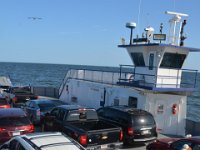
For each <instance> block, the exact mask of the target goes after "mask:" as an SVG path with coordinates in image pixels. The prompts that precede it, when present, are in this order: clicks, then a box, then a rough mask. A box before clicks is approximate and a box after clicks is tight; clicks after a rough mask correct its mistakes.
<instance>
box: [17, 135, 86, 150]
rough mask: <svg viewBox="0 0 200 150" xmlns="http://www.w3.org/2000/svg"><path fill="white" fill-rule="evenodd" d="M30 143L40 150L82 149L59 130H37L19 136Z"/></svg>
mask: <svg viewBox="0 0 200 150" xmlns="http://www.w3.org/2000/svg"><path fill="white" fill-rule="evenodd" d="M19 138H22V139H23V140H25V141H26V142H28V143H29V144H30V145H32V146H35V147H37V148H40V149H42V150H53V149H54V150H55V148H57V149H59V150H64V149H66V148H67V149H70V150H77V149H83V147H82V146H80V144H78V143H77V142H75V141H74V140H73V139H71V138H69V137H66V136H64V135H63V134H62V133H60V132H38V133H31V134H25V135H21V136H19Z"/></svg>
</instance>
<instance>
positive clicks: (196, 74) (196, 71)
mask: <svg viewBox="0 0 200 150" xmlns="http://www.w3.org/2000/svg"><path fill="white" fill-rule="evenodd" d="M196 82H197V70H196V73H195V80H194V88H195V87H196Z"/></svg>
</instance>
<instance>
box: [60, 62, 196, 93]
mask: <svg viewBox="0 0 200 150" xmlns="http://www.w3.org/2000/svg"><path fill="white" fill-rule="evenodd" d="M146 67H149V66H144V67H135V66H133V65H120V67H119V68H116V69H115V70H97V69H72V68H70V69H69V70H68V71H67V73H66V75H65V78H64V79H63V82H62V84H61V85H60V88H59V96H60V95H61V93H62V92H63V90H64V87H65V86H66V84H67V81H68V79H79V80H85V81H92V82H99V83H106V84H119V83H120V82H127V83H131V82H130V80H129V79H128V78H127V77H128V75H129V76H130V75H133V76H141V77H142V76H143V77H150V78H152V82H151V83H148V82H143V84H147V85H151V86H154V87H156V86H157V85H158V86H161V87H162V86H163V85H174V86H175V87H180V86H181V85H182V86H192V87H193V88H195V87H196V80H197V73H198V70H191V69H176V68H159V69H170V70H177V74H176V75H158V74H157V73H156V72H155V74H153V73H154V71H157V70H158V68H157V67H153V70H151V71H150V72H149V74H144V73H136V72H135V70H136V69H137V68H138V69H139V68H140V69H141V68H146ZM78 71H82V72H81V73H82V74H78V73H79V72H78ZM152 71H153V72H152ZM179 71H184V72H191V73H195V74H194V79H193V81H192V82H193V83H184V81H183V80H182V82H181V83H180V82H179V81H180V79H182V77H181V76H180V75H179ZM158 79H159V80H168V79H171V80H175V81H176V84H172V83H162V82H159V83H158V82H157V80H158ZM140 81H142V80H138V81H137V82H138V83H139V82H140ZM165 82H166V81H165Z"/></svg>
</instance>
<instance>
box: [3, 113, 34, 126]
mask: <svg viewBox="0 0 200 150" xmlns="http://www.w3.org/2000/svg"><path fill="white" fill-rule="evenodd" d="M30 123H31V122H30V121H29V120H28V118H27V117H25V116H23V117H6V118H0V126H1V127H7V126H23V125H28V124H30Z"/></svg>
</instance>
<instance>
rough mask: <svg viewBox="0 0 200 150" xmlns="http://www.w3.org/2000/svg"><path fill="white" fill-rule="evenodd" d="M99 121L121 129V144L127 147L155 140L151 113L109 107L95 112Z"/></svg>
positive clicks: (120, 107) (155, 133)
mask: <svg viewBox="0 0 200 150" xmlns="http://www.w3.org/2000/svg"><path fill="white" fill-rule="evenodd" d="M97 113H98V115H99V118H100V119H103V120H104V121H108V122H110V123H112V124H115V125H117V126H120V127H121V128H122V129H123V134H124V135H123V137H124V139H123V143H124V145H129V144H133V143H136V142H137V143H139V142H144V143H145V142H149V141H153V140H155V139H156V138H157V132H156V123H155V120H154V118H153V116H152V114H151V113H149V112H147V111H144V110H141V109H136V108H132V107H128V106H109V107H103V108H99V109H98V110H97Z"/></svg>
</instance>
